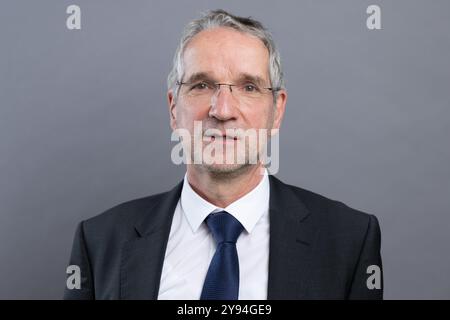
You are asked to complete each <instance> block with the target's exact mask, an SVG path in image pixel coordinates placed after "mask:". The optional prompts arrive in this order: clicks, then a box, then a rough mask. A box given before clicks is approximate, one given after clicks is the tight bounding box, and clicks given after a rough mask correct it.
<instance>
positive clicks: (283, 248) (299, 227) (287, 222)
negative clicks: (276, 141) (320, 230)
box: [268, 176, 317, 299]
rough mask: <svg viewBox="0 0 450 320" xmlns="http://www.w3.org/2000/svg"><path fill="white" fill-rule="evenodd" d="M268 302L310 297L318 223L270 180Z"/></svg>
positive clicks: (285, 189) (287, 191)
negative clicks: (309, 282)
mask: <svg viewBox="0 0 450 320" xmlns="http://www.w3.org/2000/svg"><path fill="white" fill-rule="evenodd" d="M269 217H270V253H269V283H268V299H300V298H307V297H308V279H309V272H310V264H311V259H312V252H313V249H314V240H315V238H316V234H317V227H316V223H315V222H314V221H315V219H314V217H312V214H311V212H310V211H309V210H308V208H307V207H306V206H305V204H304V203H303V202H302V201H301V200H300V199H299V197H298V196H297V195H296V194H295V193H294V192H293V191H292V190H291V189H290V188H289V187H288V186H286V185H285V184H284V183H282V182H281V181H279V180H278V179H276V178H275V177H273V176H270V205H269Z"/></svg>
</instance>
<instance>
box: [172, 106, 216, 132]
mask: <svg viewBox="0 0 450 320" xmlns="http://www.w3.org/2000/svg"><path fill="white" fill-rule="evenodd" d="M208 111H209V108H204V107H198V106H194V105H189V104H186V103H183V102H182V103H179V104H178V105H177V123H178V125H179V126H180V127H184V128H191V127H193V125H194V121H202V120H204V119H205V118H206V117H208Z"/></svg>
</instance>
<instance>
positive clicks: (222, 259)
mask: <svg viewBox="0 0 450 320" xmlns="http://www.w3.org/2000/svg"><path fill="white" fill-rule="evenodd" d="M206 224H207V225H208V227H209V230H210V231H211V233H212V235H213V237H214V240H215V241H216V243H217V248H216V252H215V253H214V256H213V258H212V260H211V263H210V265H209V269H208V273H207V274H206V278H205V283H204V284H203V290H202V294H201V296H200V300H237V299H238V295H239V259H238V255H237V250H236V241H237V239H238V237H239V235H240V234H241V232H242V230H243V229H244V227H243V226H242V225H241V223H240V222H239V221H238V220H237V219H236V218H235V217H233V216H232V215H231V214H229V213H228V212H226V211H221V212H218V213H213V214H210V215H209V216H208V217H207V218H206Z"/></svg>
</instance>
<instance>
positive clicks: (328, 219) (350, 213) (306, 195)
mask: <svg viewBox="0 0 450 320" xmlns="http://www.w3.org/2000/svg"><path fill="white" fill-rule="evenodd" d="M287 186H288V187H289V188H290V189H291V191H292V192H293V193H295V194H296V196H297V197H298V198H299V199H300V200H301V201H302V202H303V203H304V204H305V206H306V207H307V208H308V209H309V210H310V211H311V213H312V214H313V215H316V216H318V218H319V219H320V220H321V223H326V224H328V225H330V226H333V227H335V228H339V227H342V228H346V229H348V228H358V229H361V228H363V229H365V228H367V226H368V224H369V222H370V221H371V219H375V220H376V217H375V216H374V215H372V214H369V213H366V212H363V211H360V210H358V209H355V208H352V207H350V206H348V205H347V204H345V203H344V202H341V201H338V200H335V199H331V198H328V197H325V196H323V195H320V194H318V193H315V192H313V191H310V190H307V189H304V188H300V187H297V186H293V185H287Z"/></svg>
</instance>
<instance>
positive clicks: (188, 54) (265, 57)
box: [183, 27, 269, 81]
mask: <svg viewBox="0 0 450 320" xmlns="http://www.w3.org/2000/svg"><path fill="white" fill-rule="evenodd" d="M183 66H184V77H183V78H184V79H186V78H187V77H189V76H190V75H192V74H195V73H207V74H211V75H213V76H214V77H215V78H217V80H220V81H225V80H233V79H236V78H238V77H240V76H241V75H242V74H250V75H253V76H255V77H259V78H262V79H264V80H267V81H268V80H269V52H268V50H267V48H266V47H265V45H264V43H263V42H262V41H261V40H260V39H258V38H257V37H255V36H253V35H250V34H247V33H242V32H239V31H237V30H234V29H231V28H226V27H225V28H224V27H220V28H213V29H208V30H203V31H201V32H200V33H198V34H197V35H195V36H194V37H193V38H192V39H191V40H190V41H189V43H188V45H187V46H186V48H185V51H184V54H183Z"/></svg>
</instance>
